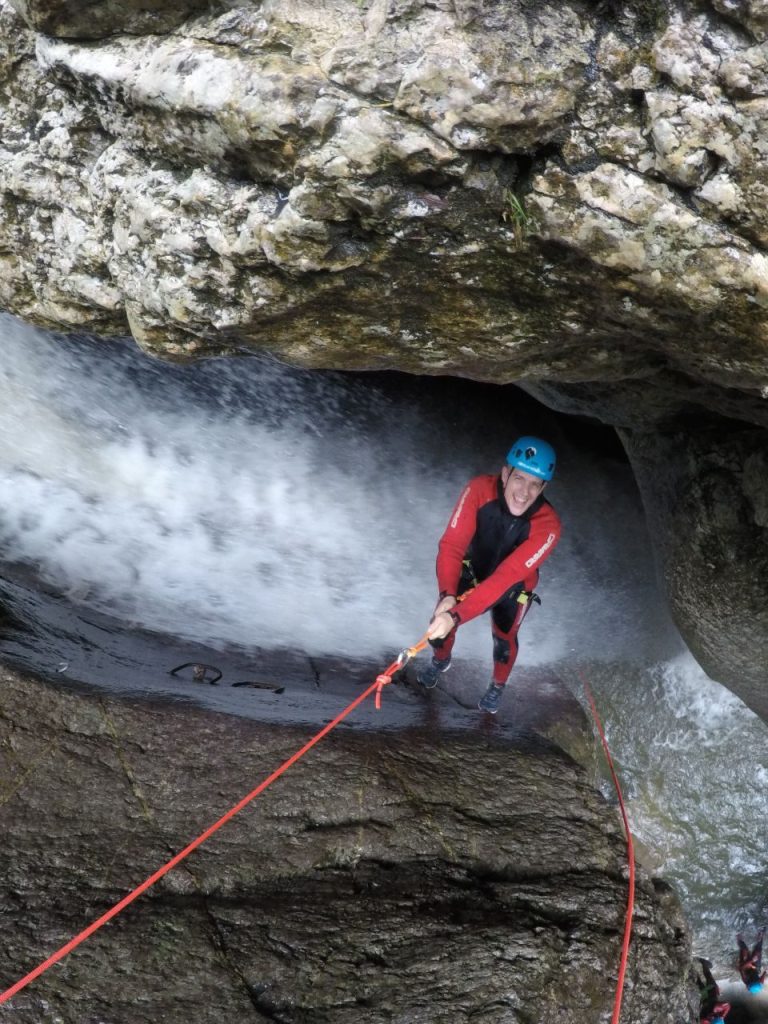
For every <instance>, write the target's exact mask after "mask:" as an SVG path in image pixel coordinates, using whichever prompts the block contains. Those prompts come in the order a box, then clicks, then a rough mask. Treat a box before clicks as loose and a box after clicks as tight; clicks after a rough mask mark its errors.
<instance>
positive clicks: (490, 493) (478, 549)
mask: <svg viewBox="0 0 768 1024" xmlns="http://www.w3.org/2000/svg"><path fill="white" fill-rule="evenodd" d="M554 471H555V452H554V449H553V448H552V446H551V445H550V444H547V442H546V441H542V440H540V439H539V438H537V437H521V438H518V440H517V441H515V443H514V444H513V445H512V447H511V449H510V450H509V452H508V454H507V460H506V465H505V466H504V467H503V468H502V470H501V473H500V474H490V475H487V476H476V477H474V478H473V479H472V480H470V481H469V483H468V484H467V485H466V487H465V488H464V490H463V491H462V492H461V495H460V497H459V500H458V503H457V504H456V507H455V508H454V510H453V513H452V515H451V518H450V520H449V521H448V526H447V527H446V529H445V532H444V533H443V536H442V537H441V538H440V544H439V547H438V553H437V589H438V592H439V595H440V596H439V598H438V601H437V605H436V606H435V610H434V612H433V614H432V619H431V621H430V624H429V628H428V630H427V635H428V638H429V642H430V644H431V645H432V649H433V654H432V660H431V662H430V663H429V664H428V665H426V666H425V667H424V668H423V669H422V670H421V672H419V674H418V676H417V679H418V681H419V683H421V685H422V686H425V687H427V688H430V687H432V686H435V685H436V683H437V680H438V679H439V677H440V675H441V673H443V672H445V671H447V669H448V667H449V665H450V663H451V651H452V649H453V644H454V641H455V639H456V630H457V629H458V627H459V626H460V625H461V624H462V623H464V622H468V621H469V620H470V619H474V618H475V617H476V616H478V615H482V613H483V612H486V611H488V610H489V609H490V610H491V632H492V634H493V679H492V681H491V684H490V686H489V687H488V689H487V690H486V692H485V693H484V694H483V696H482V697H481V698H480V702H479V704H478V707H479V708H480V709H481V710H482V711H488V712H489V713H490V714H492V715H495V714H496V712H497V711H498V710H499V704H500V702H501V698H502V695H503V693H504V686H505V685H506V682H507V679H508V678H509V673H510V672H511V671H512V666H513V665H514V663H515V658H516V657H517V650H518V645H517V632H518V630H519V629H520V626H521V624H522V621H523V619H524V618H525V614H526V612H527V610H528V608H529V605H530V602H531V600H532V599H534V598H535V595H534V593H533V590H534V587H535V586H536V584H537V582H538V579H539V566H540V565H541V563H542V562H543V561H544V560H545V559H547V558H549V556H550V555H551V554H552V552H553V551H554V548H555V545H556V544H557V542H558V540H559V539H560V519H559V517H558V515H557V513H556V512H555V510H554V509H553V508H552V506H551V505H550V504H549V502H548V501H547V500H546V499H545V498H544V495H543V493H542V492H543V491H544V488H545V487H546V485H547V483H548V482H549V481H550V480H551V479H552V476H553V474H554ZM460 597H461V598H462V600H461V601H459V600H458V599H459V598H460ZM536 600H538V599H537V598H536Z"/></svg>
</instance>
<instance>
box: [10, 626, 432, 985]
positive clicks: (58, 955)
mask: <svg viewBox="0 0 768 1024" xmlns="http://www.w3.org/2000/svg"><path fill="white" fill-rule="evenodd" d="M426 645H427V638H426V634H425V635H424V637H422V639H421V640H420V641H419V642H418V643H417V644H415V645H414V646H413V647H408V648H406V650H404V651H403V652H402V653H401V654H400V655H398V657H397V658H396V659H395V661H393V662H392V664H391V665H390V666H389V667H388V668H387V669H385V670H384V672H382V673H381V674H380V675H378V676H377V677H376V680H375V682H373V683H371V685H370V686H369V687H368V689H367V690H365V691H364V692H363V693H361V694H360V695H359V696H358V697H356V698H355V699H354V700H353V701H352V703H351V704H348V705H347V707H346V708H344V710H343V711H342V712H340V714H338V715H337V716H336V717H335V718H334V719H333V721H332V722H329V723H328V724H327V725H325V726H324V727H323V728H322V729H321V730H320V732H318V733H317V734H316V735H315V736H313V737H312V739H311V740H309V741H308V742H307V743H305V744H304V746H303V747H302V748H301V749H300V750H297V751H296V753H295V754H293V755H291V757H289V758H288V760H287V761H284V762H283V763H282V764H281V765H280V767H279V768H277V769H276V770H275V771H274V772H272V774H271V775H270V776H269V777H268V778H266V779H265V780H264V781H263V782H261V783H260V784H259V785H258V786H257V787H256V788H255V789H254V790H252V791H251V792H250V793H249V794H248V795H247V796H244V797H243V799H242V800H241V801H240V802H239V803H237V804H235V806H234V807H232V808H231V809H230V810H229V811H227V813H226V814H224V815H222V817H221V818H219V820H218V821H217V822H216V823H215V824H213V825H211V826H210V828H207V829H206V830H205V832H203V833H201V835H199V836H198V837H197V839H194V840H193V841H192V842H191V843H189V845H188V846H185V847H184V849H183V850H182V851H181V852H180V853H177V854H176V855H175V856H174V857H172V858H171V859H170V860H169V861H168V862H167V863H166V864H164V865H163V866H162V867H161V868H159V869H158V870H157V871H155V873H154V874H153V875H150V876H149V878H147V879H145V880H144V881H143V882H142V883H141V885H138V886H137V887H136V888H135V889H134V890H133V891H132V892H129V893H128V895H127V896H124V897H123V899H121V900H120V902H119V903H116V904H115V905H114V906H113V907H111V908H110V909H109V910H108V911H107V912H106V913H105V914H102V916H101V917H100V918H98V919H97V920H96V921H94V922H93V923H92V924H90V925H89V926H88V927H87V928H86V929H84V930H83V931H82V932H80V934H79V935H76V936H75V937H74V938H73V939H70V941H69V942H67V943H66V945H64V946H62V947H61V949H59V950H57V951H56V952H55V953H53V954H52V955H51V956H49V957H48V959H47V960H45V961H43V963H41V964H39V965H38V966H37V967H35V969H34V970H33V971H30V972H29V974H25V975H24V977H23V978H21V979H20V980H19V981H17V982H16V984H15V985H11V987H10V988H8V989H6V990H5V992H3V993H2V994H1V995H0V1005H2V1004H3V1003H7V1002H8V1000H9V999H11V998H12V997H13V996H15V995H16V993H17V992H20V991H21V989H23V988H25V987H26V986H27V985H29V983H30V982H32V981H34V980H35V978H38V977H40V975H41V974H42V973H43V972H44V971H47V970H48V968H49V967H53V965H54V964H56V963H58V962H59V960H62V959H63V958H64V957H65V956H66V955H67V953H71V952H72V950H73V949H75V948H76V947H77V946H79V945H80V943H81V942H85V940H86V939H87V938H88V937H89V936H91V935H93V933H94V932H95V931H98V929H99V928H101V927H102V925H105V924H106V923H107V922H108V921H111V920H112V918H113V917H116V916H117V914H119V913H120V911H121V910H124V909H125V908H126V907H127V906H128V905H129V904H130V903H133V901H134V900H135V899H137V898H138V897H139V896H141V894H142V893H144V892H146V891H147V889H149V888H150V887H151V886H153V885H154V884H155V882H157V881H159V880H160V879H161V878H162V877H163V875H167V874H168V872H169V871H171V870H172V869H173V868H175V867H176V865H177V864H180V863H181V861H183V860H184V858H185V857H188V856H189V854H190V853H192V851H193V850H196V849H197V847H198V846H201V845H202V844H203V843H204V842H205V841H206V839H209V838H210V837H211V836H212V835H213V834H214V832H217V831H218V830H219V829H220V828H221V826H222V825H224V824H226V822H228V821H229V820H230V818H234V816H235V815H236V814H237V813H238V812H240V811H242V809H243V808H244V807H245V806H247V804H249V803H250V802H251V801H252V800H255V799H256V797H257V796H259V795H260V794H261V793H263V792H264V790H265V789H266V788H267V786H271V785H272V783H273V782H275V780H276V779H279V778H280V776H281V775H282V774H283V773H284V772H286V771H287V770H288V769H289V768H290V767H291V766H292V765H294V764H295V763H296V762H297V761H298V760H299V759H300V758H302V757H303V756H304V755H305V754H306V753H307V752H308V751H310V750H311V749H312V747H314V746H315V744H316V743H319V742H320V740H321V739H323V737H325V736H327V735H328V733H329V732H330V731H331V730H332V729H335V728H336V726H337V725H338V724H339V722H341V721H342V720H343V719H344V718H346V717H347V715H348V714H349V713H350V712H351V711H353V710H354V709H355V708H356V707H357V706H358V704H362V702H363V701H364V700H365V699H366V697H368V696H370V694H372V693H373V692H374V690H375V691H376V708H377V709H378V708H380V707H381V691H382V689H383V687H384V686H386V684H387V683H391V682H392V676H393V675H394V674H395V672H397V671H399V669H401V668H403V667H404V666H405V664H406V663H407V662H408V661H409V660H410V658H412V657H413V656H414V655H415V654H417V653H418V652H419V651H422V650H423V649H424V648H425V647H426Z"/></svg>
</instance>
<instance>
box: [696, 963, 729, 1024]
mask: <svg viewBox="0 0 768 1024" xmlns="http://www.w3.org/2000/svg"><path fill="white" fill-rule="evenodd" d="M698 959H699V963H700V964H701V969H702V972H703V974H704V978H703V980H701V979H699V997H700V1000H701V1003H700V1006H699V1024H725V1018H726V1017H727V1016H728V1013H729V1011H730V1009H731V1004H730V1003H723V1002H721V1001H720V988H719V986H718V984H717V982H716V981H715V977H714V975H713V974H712V961H711V960H707V958H706V957H703V956H700V957H699V958H698Z"/></svg>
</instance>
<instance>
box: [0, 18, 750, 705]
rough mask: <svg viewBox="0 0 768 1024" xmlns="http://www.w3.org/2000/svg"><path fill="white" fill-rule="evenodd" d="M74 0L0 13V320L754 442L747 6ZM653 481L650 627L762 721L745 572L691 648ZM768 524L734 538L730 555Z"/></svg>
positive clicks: (696, 447) (697, 436) (744, 551)
mask: <svg viewBox="0 0 768 1024" xmlns="http://www.w3.org/2000/svg"><path fill="white" fill-rule="evenodd" d="M87 10H88V11H89V12H92V13H93V18H92V19H90V21H91V22H92V25H93V26H94V27H93V31H92V32H91V31H90V30H89V29H88V28H87V27H86V28H85V29H84V28H83V27H82V25H81V20H82V18H81V15H79V14H77V12H76V9H75V7H74V6H73V5H71V4H69V3H65V2H63V0H62V2H61V3H56V2H54V0H45V2H44V0H36V2H33V0H15V3H14V5H13V7H11V6H9V3H8V0H0V95H1V96H2V102H1V103H0V305H2V306H3V307H4V308H6V309H9V310H11V311H12V312H15V313H18V314H19V315H20V316H22V317H23V318H25V319H26V320H28V321H31V322H34V323H41V324H44V325H47V326H53V327H57V328H63V329H65V330H74V329H82V330H88V331H94V332H98V333H113V332H127V331H129V330H130V331H131V332H132V333H133V335H134V336H135V337H136V339H137V340H138V342H139V343H140V344H141V345H142V346H143V347H144V348H146V349H147V350H148V351H150V352H154V353H157V354H161V355H163V356H166V357H169V358H191V357H194V356H200V355H205V354H208V353H223V352H231V351H239V350H246V349H248V348H250V347H254V346H265V347H268V348H270V349H272V350H274V351H275V352H277V353H278V354H280V355H281V356H282V357H283V358H285V359H288V360H291V361H294V362H297V363H302V364H304V365H308V366H336V367H346V368H384V367H395V368H399V369H402V370H407V371H413V372H419V373H452V374H458V375H467V376H470V377H473V378H481V379H487V380H493V381H496V382H499V383H501V382H512V381H515V382H518V383H522V384H523V385H524V386H526V387H528V388H529V390H530V391H531V392H532V393H534V394H538V395H539V396H540V397H543V398H545V399H546V400H547V401H549V402H550V403H552V404H554V405H557V406H558V407H559V408H561V409H569V408H570V409H573V410H575V411H581V412H585V413H587V414H590V415H595V416H599V417H601V418H603V419H605V420H606V421H607V422H609V423H612V424H614V425H615V426H617V427H619V428H621V429H622V430H624V431H634V432H636V433H638V434H641V435H643V434H647V435H649V436H651V437H656V438H658V440H659V444H660V451H662V452H666V451H667V450H668V449H667V447H665V445H668V444H672V442H673V441H674V440H675V439H676V443H677V441H679V440H680V439H682V440H683V441H686V439H688V438H690V441H691V443H690V448H691V451H692V452H695V451H702V450H703V448H702V446H703V445H705V444H706V439H707V438H708V437H710V436H712V435H713V433H716V432H718V431H719V432H721V433H723V432H724V433H729V432H731V431H733V430H736V429H737V426H734V425H733V424H732V423H728V422H724V420H725V421H729V420H736V421H737V425H738V423H745V424H749V425H752V426H754V427H757V428H760V429H761V431H762V433H756V434H754V435H753V436H754V440H755V443H756V444H757V446H758V447H762V448H763V450H764V449H765V448H766V429H768V317H767V314H766V306H767V305H768V257H767V256H766V240H767V239H768V183H767V182H768V177H767V174H766V171H767V167H766V159H767V153H768V150H766V146H765V141H764V140H765V135H766V123H767V121H768V50H766V31H767V27H768V17H767V16H766V10H765V3H764V2H762V0H711V2H709V0H690V2H683V0H678V2H675V3H671V4H667V3H660V2H658V0H635V2H631V3H627V4H614V3H605V4H599V5H598V4H593V3H588V2H586V0H570V2H566V3H561V2H559V0H558V2H557V3H555V2H551V3H539V4H529V3H526V2H524V0H492V2H491V0H438V2H436V3H434V4H429V5H425V4H423V3H421V2H420V0H419V2H417V0H324V2H322V3H318V2H316V0H265V2H264V3H251V2H246V0H226V2H224V0H222V2H220V3H213V4H210V5H209V6H206V8H205V9H204V10H201V12H200V13H194V12H193V11H192V5H189V6H188V7H185V6H184V4H182V3H179V4H178V5H175V4H171V3H167V4H166V3H159V2H156V3H144V4H138V5H134V4H131V3H128V4H122V5H119V7H118V5H112V4H110V3H102V4H96V5H89V6H88V8H87ZM19 12H20V13H19ZM137 12H139V13H137ZM186 12H188V13H190V17H188V18H187V19H186V20H184V21H181V22H179V23H178V24H177V22H178V19H179V18H181V17H183V15H184V14H185V13H186ZM150 14H151V16H152V17H157V18H159V19H161V20H162V19H165V20H164V21H163V26H164V28H163V30H162V31H161V30H160V28H159V27H158V26H159V24H160V23H159V22H158V25H157V26H155V28H153V29H151V28H150V27H148V24H144V23H142V22H141V18H143V17H146V18H149V17H150ZM22 15H23V18H22ZM136 18H139V20H138V21H137V20H136ZM97 23H98V24H97ZM150 31H151V32H152V34H148V33H150ZM38 33H39V34H38ZM42 33H47V34H42ZM115 33H117V34H115ZM120 33H122V34H120ZM130 33H132V34H130ZM137 33H138V34H137ZM141 33H145V34H141ZM96 35H98V36H100V37H104V38H100V39H99V40H98V41H96V40H94V39H93V38H91V37H92V36H96ZM73 36H75V37H76V38H73ZM86 37H88V38H86ZM633 450H634V446H632V445H630V453H631V452H632V451H633ZM691 459H692V456H689V470H688V477H689V479H690V481H691V484H692V486H694V489H696V487H699V486H700V485H699V484H696V483H695V481H696V478H697V476H698V475H699V474H703V475H704V476H705V477H706V475H707V474H708V472H709V469H708V465H707V463H706V459H705V461H704V462H703V463H702V464H701V465H698V466H697V465H695V464H694V463H693V462H692V461H691ZM745 473H746V476H745V477H744V480H745V486H746V488H747V490H746V491H745V492H744V494H745V497H744V501H747V502H748V500H749V493H750V492H749V489H750V488H751V487H754V486H755V484H754V481H752V482H751V483H750V482H749V481H750V480H751V474H752V470H751V469H750V468H749V467H748V468H747V470H746V471H745ZM663 476H664V474H663V473H662V474H660V475H658V478H657V475H655V474H654V473H653V472H651V471H649V468H648V467H646V470H645V472H644V479H643V493H644V496H645V498H646V504H647V506H648V508H649V510H652V514H653V515H654V517H655V520H654V521H655V525H656V529H655V539H656V540H657V541H658V552H659V554H660V558H661V562H662V572H663V575H664V577H665V579H666V580H667V581H668V590H669V595H670V599H671V603H672V610H673V613H674V615H675V618H676V620H677V622H678V623H679V624H680V626H681V629H682V630H683V633H684V635H685V636H686V638H687V639H689V640H690V641H691V643H692V646H694V647H695V648H696V649H697V651H702V652H703V651H706V652H707V654H706V664H707V668H708V670H709V671H710V672H711V673H712V674H713V675H714V676H715V677H716V678H718V679H720V680H721V681H723V682H726V683H727V684H728V685H730V686H731V687H732V688H733V689H734V690H736V692H738V693H740V694H742V695H748V698H749V700H750V702H751V703H752V705H753V706H754V707H756V708H758V709H759V710H760V712H761V713H762V714H764V715H765V716H768V697H766V696H763V697H760V695H759V691H760V690H761V688H763V686H764V665H763V664H762V663H760V662H757V661H755V660H754V659H753V658H752V655H751V650H750V648H745V647H744V646H743V645H742V644H741V643H740V640H741V633H740V631H739V628H738V627H737V626H736V624H737V623H738V622H740V621H747V620H750V619H754V618H755V614H754V613H755V611H756V610H758V609H760V608H764V607H765V606H766V604H768V590H767V589H766V588H767V587H768V583H767V582H766V579H767V578H766V577H763V579H762V580H761V581H752V583H751V585H750V586H749V587H744V588H738V590H737V589H736V588H734V589H733V590H732V592H731V593H730V595H729V598H730V600H731V601H732V602H733V603H732V604H731V605H730V606H729V608H728V610H727V611H728V614H727V615H726V616H725V617H721V618H719V620H718V623H717V627H716V628H717V633H718V635H717V636H713V635H711V630H712V627H711V626H710V622H711V621H712V620H711V617H710V616H708V615H704V616H700V615H699V611H698V608H697V606H696V604H695V603H693V602H694V601H695V600H697V599H698V597H699V595H701V594H704V593H706V591H707V587H709V586H710V585H711V572H710V570H706V571H705V569H706V566H705V565H704V563H703V562H702V560H701V559H699V558H697V557H695V555H694V552H693V550H692V548H691V546H690V545H683V546H682V547H677V550H678V551H679V555H678V559H677V563H676V564H675V565H670V564H667V563H666V562H665V561H664V556H665V555H668V553H669V552H671V551H672V550H674V549H675V548H676V545H675V543H674V540H675V538H676V537H677V536H678V534H679V526H678V524H677V523H676V521H675V518H674V514H673V511H672V504H673V503H672V502H670V501H668V500H667V501H662V500H661V491H662V490H663V487H664V480H663ZM748 478H749V479H748ZM739 484H740V481H739V480H737V481H736V486H739ZM657 488H658V489H659V493H657ZM739 503H742V496H741V494H739V495H738V497H737V504H739ZM742 504H743V503H742ZM703 514H704V510H703V509H698V511H696V512H695V515H696V516H697V517H698V516H699V515H703ZM767 539H768V538H766V528H765V526H764V525H761V524H760V523H759V522H758V521H751V520H750V521H744V520H741V521H739V522H734V523H732V524H731V528H729V530H728V544H729V548H728V550H729V552H730V553H729V556H728V557H729V560H730V562H731V563H734V564H737V565H743V564H747V561H748V555H749V553H750V552H752V551H753V550H754V549H755V547H757V548H759V549H761V550H765V548H766V542H767ZM686 551H687V552H689V553H690V555H691V557H690V559H689V560H688V561H687V562H686V563H685V564H684V565H683V564H682V562H681V559H682V558H683V557H684V555H683V552H686ZM679 573H683V574H686V575H687V576H688V578H689V581H690V585H688V586H685V587H681V586H677V585H675V583H674V578H675V576H676V575H678V574H679ZM755 599H758V605H757V606H755V605H754V604H752V603H750V602H752V601H753V600H755ZM695 622H698V626H697V628H696V629H693V628H692V626H691V624H692V623H695ZM758 625H759V626H760V628H762V620H760V621H759V623H758ZM705 632H707V633H708V634H710V635H708V636H707V637H705V636H704V633H705ZM766 644H768V635H766V633H765V632H763V633H762V635H761V637H760V641H759V646H760V648H761V649H763V648H764V646H765V645H766Z"/></svg>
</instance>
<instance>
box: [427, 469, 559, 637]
mask: <svg viewBox="0 0 768 1024" xmlns="http://www.w3.org/2000/svg"><path fill="white" fill-rule="evenodd" d="M559 539H560V517H559V516H558V514H557V512H555V510H554V509H553V508H552V506H551V505H550V504H549V502H548V501H547V500H546V499H545V498H544V497H543V495H540V496H539V497H538V498H537V499H536V500H535V501H534V503H533V504H532V505H531V506H530V508H528V509H527V510H526V511H525V512H524V513H523V515H521V516H515V515H512V513H511V512H510V511H509V508H508V506H507V503H506V500H505V499H504V493H503V488H502V486H501V476H500V475H498V474H496V475H493V474H489V475H487V476H476V477H473V479H472V480H470V481H469V483H468V484H467V486H466V487H465V488H464V490H463V491H462V492H461V495H460V497H459V500H458V502H457V503H456V507H455V508H454V510H453V513H452V515H451V518H450V520H449V521H448V526H447V527H446V529H445V533H444V534H443V536H442V537H441V538H440V544H439V546H438V551H437V588H438V590H439V591H440V593H441V594H443V595H445V594H453V595H455V594H456V593H457V591H458V587H459V579H460V577H461V570H462V563H463V561H464V559H466V558H468V559H469V560H470V562H471V563H472V569H473V571H474V574H475V577H476V579H477V580H478V581H479V582H478V585H477V586H476V587H475V588H474V589H473V590H471V591H470V592H469V593H468V595H467V597H466V598H465V599H464V600H463V601H462V602H461V604H458V605H456V607H455V608H453V609H451V611H452V614H453V615H454V618H455V619H456V621H457V624H461V623H462V622H468V621H469V620H470V619H474V618H475V617H476V616H478V615H482V613H483V612H485V611H488V609H489V608H491V607H493V605H495V604H496V602H497V601H500V600H501V599H502V598H503V597H504V596H505V595H506V594H507V593H508V592H509V591H510V590H512V589H513V588H514V587H516V586H521V587H522V589H524V590H533V588H534V587H535V586H536V583H537V582H538V579H539V571H538V570H539V566H540V565H541V563H542V562H543V561H544V560H545V559H546V558H549V556H550V555H551V554H552V552H553V551H554V549H555V545H556V544H557V542H558V540H559Z"/></svg>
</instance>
